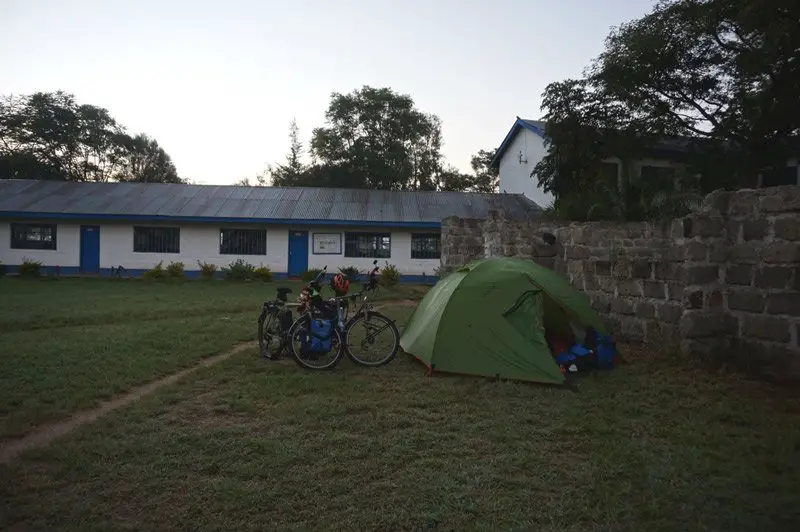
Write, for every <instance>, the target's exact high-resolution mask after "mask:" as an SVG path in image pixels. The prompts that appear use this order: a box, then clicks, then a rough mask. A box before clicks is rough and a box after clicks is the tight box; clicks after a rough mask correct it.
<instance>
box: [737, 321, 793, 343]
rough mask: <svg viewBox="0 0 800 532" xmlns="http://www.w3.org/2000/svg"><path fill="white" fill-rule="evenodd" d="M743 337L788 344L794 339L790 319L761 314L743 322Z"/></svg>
mask: <svg viewBox="0 0 800 532" xmlns="http://www.w3.org/2000/svg"><path fill="white" fill-rule="evenodd" d="M742 335H744V336H749V337H750V338H757V339H759V340H771V341H773V342H781V343H786V342H788V341H789V340H790V339H791V337H792V333H791V330H790V323H789V320H788V319H786V318H780V317H777V316H765V315H760V314H752V315H749V316H747V317H746V318H745V319H743V320H742Z"/></svg>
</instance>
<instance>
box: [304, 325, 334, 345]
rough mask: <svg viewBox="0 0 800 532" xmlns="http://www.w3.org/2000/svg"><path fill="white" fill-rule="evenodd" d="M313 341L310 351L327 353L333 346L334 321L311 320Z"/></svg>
mask: <svg viewBox="0 0 800 532" xmlns="http://www.w3.org/2000/svg"><path fill="white" fill-rule="evenodd" d="M310 336H311V341H310V345H309V346H308V347H309V351H312V352H315V353H327V352H328V351H330V350H331V347H333V321H331V320H321V319H313V320H311V334H310Z"/></svg>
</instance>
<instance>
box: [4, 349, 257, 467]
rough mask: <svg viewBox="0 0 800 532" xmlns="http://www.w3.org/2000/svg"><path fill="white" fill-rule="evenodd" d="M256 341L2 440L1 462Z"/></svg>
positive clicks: (45, 442) (42, 444)
mask: <svg viewBox="0 0 800 532" xmlns="http://www.w3.org/2000/svg"><path fill="white" fill-rule="evenodd" d="M254 345H256V344H255V343H254V342H247V343H244V344H240V345H237V346H236V347H234V348H233V349H231V350H229V351H226V352H224V353H220V354H219V355H214V356H211V357H208V358H205V359H203V360H202V361H200V362H199V363H197V364H196V365H194V366H192V367H190V368H186V369H182V370H181V371H178V372H176V373H173V374H172V375H167V376H166V377H162V378H160V379H158V380H155V381H152V382H149V383H147V384H144V385H142V386H139V387H137V388H134V389H133V390H131V391H129V392H127V393H125V394H124V395H121V396H119V397H115V398H114V399H110V400H108V401H105V402H103V403H101V404H100V405H99V406H96V407H94V408H92V409H91V410H85V411H83V412H78V413H76V414H74V415H72V416H70V417H68V418H67V419H64V420H61V421H57V422H55V423H50V424H46V425H42V426H41V427H38V428H37V429H35V430H34V431H33V432H31V433H30V434H27V435H26V436H23V437H22V438H20V439H18V440H14V441H10V442H5V443H0V464H7V463H9V462H11V461H12V460H14V459H15V458H16V457H17V456H19V455H20V454H21V453H24V452H25V451H28V450H30V449H35V448H39V447H44V446H45V445H47V444H49V443H50V442H52V441H53V440H55V439H56V438H61V437H63V436H66V435H68V434H70V433H71V432H72V431H74V430H76V429H78V428H80V427H82V426H84V425H87V424H89V423H92V422H94V421H96V420H98V419H99V418H101V417H103V416H105V415H106V414H108V413H110V412H113V411H114V410H117V409H118V408H122V407H123V406H125V405H128V404H130V403H132V402H134V401H137V400H139V399H141V398H142V397H144V396H146V395H150V394H151V393H153V392H155V391H156V390H159V389H161V388H163V387H164V386H167V385H169V384H172V383H174V382H176V381H178V380H179V379H182V378H183V377H185V376H187V375H189V374H191V373H194V372H195V371H197V370H198V369H200V368H206V367H208V366H212V365H214V364H217V363H218V362H222V361H223V360H226V359H228V358H230V357H232V356H233V355H235V354H237V353H240V352H242V351H244V350H245V349H247V348H249V347H252V346H254Z"/></svg>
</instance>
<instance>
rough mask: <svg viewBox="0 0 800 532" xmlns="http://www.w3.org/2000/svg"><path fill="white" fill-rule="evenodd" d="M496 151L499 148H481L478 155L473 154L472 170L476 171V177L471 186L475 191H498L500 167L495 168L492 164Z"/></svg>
mask: <svg viewBox="0 0 800 532" xmlns="http://www.w3.org/2000/svg"><path fill="white" fill-rule="evenodd" d="M495 153H497V149H493V150H480V151H478V153H477V154H476V155H473V156H472V159H471V160H470V166H471V167H472V171H473V172H475V178H474V180H473V182H472V184H471V187H472V189H473V190H474V191H475V192H496V191H497V186H498V180H499V178H500V169H499V168H496V167H495V168H493V167H492V166H491V164H490V163H491V162H492V159H494V155H495Z"/></svg>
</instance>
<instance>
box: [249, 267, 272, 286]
mask: <svg viewBox="0 0 800 532" xmlns="http://www.w3.org/2000/svg"><path fill="white" fill-rule="evenodd" d="M253 277H254V278H255V279H257V280H259V281H264V282H265V283H269V282H272V270H270V269H269V268H267V267H266V266H261V267H260V268H256V269H255V271H253Z"/></svg>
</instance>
